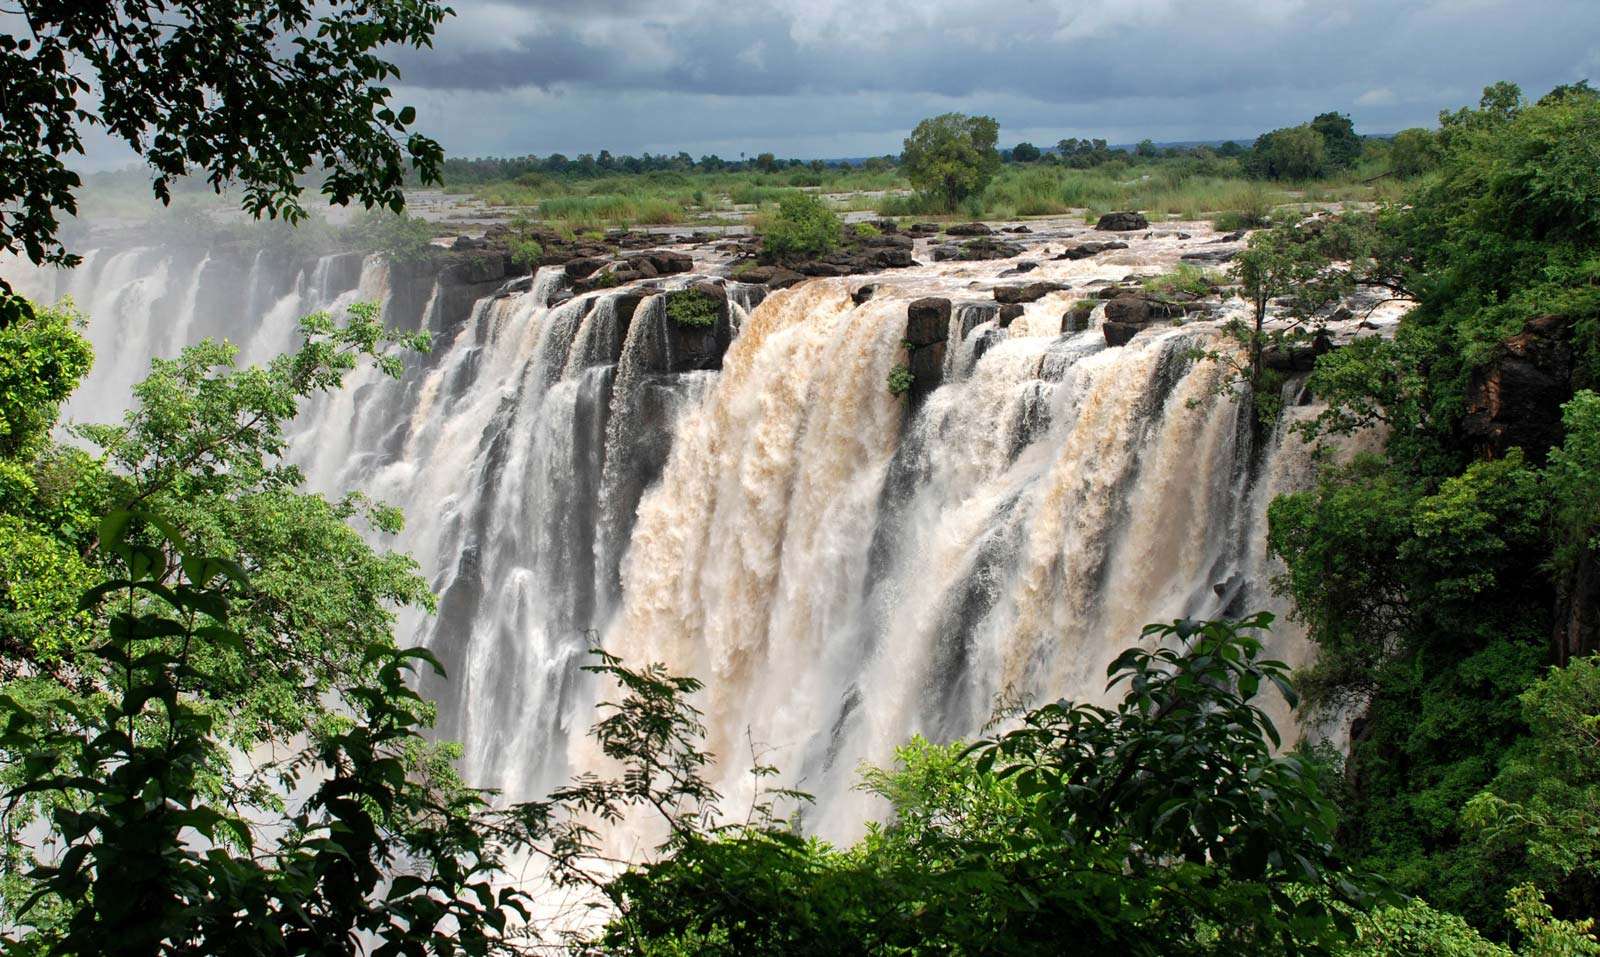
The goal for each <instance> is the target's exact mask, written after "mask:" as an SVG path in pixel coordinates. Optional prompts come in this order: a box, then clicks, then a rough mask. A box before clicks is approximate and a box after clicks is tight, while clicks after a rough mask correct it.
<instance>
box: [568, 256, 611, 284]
mask: <svg viewBox="0 0 1600 957" xmlns="http://www.w3.org/2000/svg"><path fill="white" fill-rule="evenodd" d="M606 262H607V261H606V260H604V259H602V258H600V257H599V256H580V257H578V258H577V259H570V260H568V261H567V264H566V265H565V266H563V267H562V269H563V270H565V271H566V274H567V277H568V278H569V279H587V278H589V277H590V276H592V275H594V274H595V273H596V272H598V271H599V270H600V268H601V267H602V266H604V265H605V264H606Z"/></svg>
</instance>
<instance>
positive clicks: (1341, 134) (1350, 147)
mask: <svg viewBox="0 0 1600 957" xmlns="http://www.w3.org/2000/svg"><path fill="white" fill-rule="evenodd" d="M1311 128H1312V129H1313V130H1316V131H1317V135H1318V136H1321V137H1322V149H1323V155H1324V156H1325V157H1327V162H1328V165H1329V166H1331V167H1333V168H1334V169H1346V168H1348V167H1351V166H1354V165H1355V162H1356V160H1358V159H1360V158H1361V137H1360V135H1358V134H1357V133H1356V127H1355V124H1354V123H1352V122H1350V117H1349V116H1346V115H1345V114H1343V113H1332V112H1330V113H1323V114H1320V115H1319V116H1317V117H1316V118H1315V119H1313V120H1312V121H1311Z"/></svg>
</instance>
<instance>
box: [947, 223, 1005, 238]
mask: <svg viewBox="0 0 1600 957" xmlns="http://www.w3.org/2000/svg"><path fill="white" fill-rule="evenodd" d="M945 232H946V233H947V234H949V235H951V236H993V235H994V230H992V229H990V228H989V227H988V226H987V225H986V224H984V223H956V224H955V225H953V226H948V227H946V228H945Z"/></svg>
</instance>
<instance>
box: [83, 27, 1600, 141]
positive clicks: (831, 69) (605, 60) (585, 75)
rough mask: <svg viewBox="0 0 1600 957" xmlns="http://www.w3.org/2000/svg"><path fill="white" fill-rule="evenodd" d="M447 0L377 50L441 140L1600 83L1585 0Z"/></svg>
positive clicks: (1183, 128)
mask: <svg viewBox="0 0 1600 957" xmlns="http://www.w3.org/2000/svg"><path fill="white" fill-rule="evenodd" d="M448 3H449V5H450V6H451V7H453V8H454V10H455V11H456V15H455V16H454V17H453V18H451V19H449V20H447V21H446V22H445V24H444V25H443V26H442V27H441V28H440V30H439V32H438V34H437V36H436V38H435V43H434V47H433V49H431V50H422V51H411V50H395V51H392V52H391V57H392V58H393V59H394V60H395V61H396V62H397V63H398V64H399V65H400V67H401V75H402V81H401V83H399V84H398V85H397V87H396V93H397V100H398V101H399V102H400V103H409V104H412V105H414V106H416V107H417V110H418V116H419V124H418V125H419V128H420V129H422V130H423V131H424V132H426V133H428V134H429V135H431V136H433V137H434V138H435V139H438V140H439V141H440V142H441V143H442V144H443V145H444V147H445V150H446V152H447V153H448V154H449V155H452V156H482V155H501V156H504V155H521V154H526V153H536V154H546V153H551V152H562V153H566V154H567V155H569V156H575V155H577V154H579V153H585V152H589V153H597V152H599V151H600V150H602V149H609V150H611V151H612V152H613V153H638V152H641V151H649V152H652V153H661V152H667V153H676V152H678V151H679V150H686V151H688V152H689V153H690V154H692V155H693V156H695V157H699V156H701V155H703V154H707V153H715V154H718V155H720V156H722V157H724V158H726V159H736V158H738V157H739V156H740V154H746V155H749V156H754V155H756V154H757V153H760V152H768V151H770V152H773V153H776V154H778V155H779V156H784V157H789V156H794V157H800V158H815V157H824V158H833V157H849V156H868V155H877V154H883V153H892V152H899V149H900V144H901V141H902V140H903V139H904V137H905V135H906V134H907V133H908V132H909V131H910V129H911V127H913V126H914V125H915V124H916V122H917V121H918V120H919V119H921V118H923V117H926V116H931V115H934V114H938V113H943V112H947V111H951V110H955V111H960V112H967V113H983V114H987V115H990V116H993V117H995V118H996V119H997V120H999V122H1000V127H1001V132H1000V142H1001V145H1002V146H1010V145H1012V144H1015V143H1017V142H1019V141H1023V140H1027V141H1030V142H1033V143H1035V144H1038V145H1041V146H1043V145H1048V144H1052V143H1055V142H1056V141H1057V140H1059V139H1061V138H1063V137H1067V136H1083V137H1103V138H1105V139H1107V140H1110V141H1111V142H1113V143H1131V142H1136V141H1138V140H1140V139H1144V138H1146V137H1148V138H1151V139H1154V140H1156V141H1157V142H1174V141H1183V140H1202V139H1204V140H1213V139H1241V140H1248V139H1253V138H1254V137H1255V136H1256V135H1257V134H1258V133H1261V132H1263V131H1265V130H1268V129H1273V128H1277V127H1280V126H1286V125H1293V124H1295V123H1300V122H1304V121H1305V120H1307V119H1309V118H1310V117H1312V116H1314V115H1316V114H1317V113H1321V112H1324V111H1326V110H1338V111H1340V112H1344V113H1348V114H1350V115H1351V117H1352V118H1353V119H1354V120H1355V123H1356V126H1357V128H1358V129H1359V130H1361V131H1362V132H1367V133H1392V132H1395V131H1397V130H1400V129H1404V128H1406V127H1409V126H1419V125H1431V124H1432V123H1433V122H1434V121H1435V117H1436V116H1437V114H1438V111H1439V110H1440V109H1442V108H1455V107H1458V106H1462V105H1467V104H1472V103H1475V102H1476V101H1477V98H1478V93H1479V91H1480V90H1481V89H1482V87H1483V86H1484V85H1486V84H1488V83H1490V82H1493V81H1496V80H1500V79H1509V80H1512V81H1515V82H1517V83H1520V84H1521V85H1522V86H1523V89H1524V91H1525V92H1527V93H1529V94H1532V95H1534V96H1537V95H1538V94H1540V93H1543V92H1544V91H1545V90H1547V89H1549V88H1550V87H1552V86H1554V85H1556V84H1558V83H1562V82H1569V81H1572V80H1576V79H1579V78H1583V77H1593V78H1595V79H1596V80H1597V81H1600V0H1012V2H1005V0H978V2H973V0H914V2H910V0H896V2H889V0H739V2H727V0H677V2H671V0H448ZM95 152H96V153H99V152H100V151H99V150H96V151H95ZM123 156H124V157H125V156H126V154H125V153H124V154H123ZM109 158H110V155H109V154H102V155H100V156H91V157H90V160H91V162H92V163H93V161H94V160H97V159H109ZM124 162H125V159H124ZM93 165H99V164H98V163H93Z"/></svg>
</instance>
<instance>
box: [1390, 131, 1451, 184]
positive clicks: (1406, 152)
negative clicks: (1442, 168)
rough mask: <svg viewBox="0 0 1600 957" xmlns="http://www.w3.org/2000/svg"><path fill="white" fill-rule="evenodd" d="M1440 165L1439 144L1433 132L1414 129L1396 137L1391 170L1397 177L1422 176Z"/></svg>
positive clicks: (1400, 133) (1391, 152)
mask: <svg viewBox="0 0 1600 957" xmlns="http://www.w3.org/2000/svg"><path fill="white" fill-rule="evenodd" d="M1438 165H1439V154H1438V143H1437V140H1436V138H1435V136H1434V133H1433V131H1432V130H1425V129H1421V128H1420V127H1413V128H1412V129H1409V130H1401V131H1400V132H1398V133H1396V134H1395V135H1394V143H1393V144H1392V146H1391V148H1390V150H1389V168H1390V169H1392V170H1394V173H1395V175H1396V176H1420V175H1422V174H1423V173H1426V172H1428V171H1429V170H1432V169H1434V168H1435V167H1437V166H1438Z"/></svg>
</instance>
